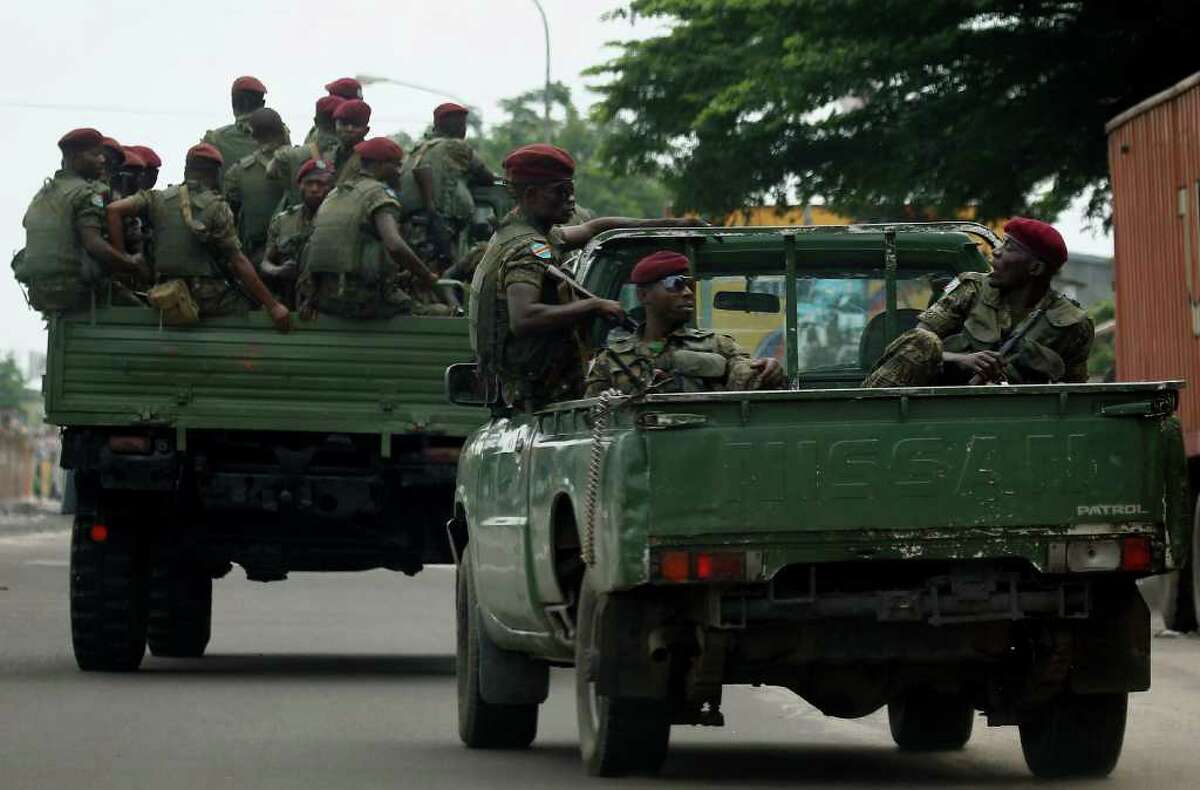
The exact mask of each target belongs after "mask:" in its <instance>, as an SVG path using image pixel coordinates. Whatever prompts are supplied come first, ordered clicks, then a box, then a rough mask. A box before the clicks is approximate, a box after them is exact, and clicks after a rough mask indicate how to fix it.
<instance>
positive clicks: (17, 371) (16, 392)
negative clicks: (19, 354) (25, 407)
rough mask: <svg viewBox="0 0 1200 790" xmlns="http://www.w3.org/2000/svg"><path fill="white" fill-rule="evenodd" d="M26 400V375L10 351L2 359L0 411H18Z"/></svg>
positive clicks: (0, 369)
mask: <svg viewBox="0 0 1200 790" xmlns="http://www.w3.org/2000/svg"><path fill="white" fill-rule="evenodd" d="M24 400H25V375H24V374H23V373H21V367H20V366H19V365H18V364H17V360H16V358H15V357H13V355H12V352H11V351H10V352H9V353H8V355H7V356H5V357H4V359H0V409H17V408H20V407H21V404H22V403H23V402H24Z"/></svg>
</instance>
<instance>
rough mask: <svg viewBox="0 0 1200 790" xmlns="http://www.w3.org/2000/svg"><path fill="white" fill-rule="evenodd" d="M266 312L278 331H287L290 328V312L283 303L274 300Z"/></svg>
mask: <svg viewBox="0 0 1200 790" xmlns="http://www.w3.org/2000/svg"><path fill="white" fill-rule="evenodd" d="M268 313H269V314H270V316H271V323H272V324H274V325H275V328H276V329H278V330H279V331H280V332H287V331H288V330H289V329H291V328H292V313H291V311H290V310H288V309H287V307H285V306H284V305H283V303H282V302H276V303H275V304H273V305H271V307H270V310H268Z"/></svg>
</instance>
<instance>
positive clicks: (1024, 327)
mask: <svg viewBox="0 0 1200 790" xmlns="http://www.w3.org/2000/svg"><path fill="white" fill-rule="evenodd" d="M1049 306H1050V305H1049V300H1048V299H1043V300H1042V303H1041V304H1039V305H1038V306H1037V307H1036V308H1034V311H1033V312H1032V313H1030V314H1029V315H1027V316H1026V317H1025V320H1024V321H1022V322H1021V324H1020V326H1018V327H1017V328H1016V329H1014V330H1013V332H1012V334H1011V335H1009V336H1008V340H1005V341H1004V343H1003V344H1001V346H1000V348H999V350H998V351H997V353H998V354H999V355H1000V359H1001V360H1003V359H1004V358H1005V357H1006V356H1008V355H1009V354H1011V353H1012V351H1013V349H1015V348H1016V347H1017V344H1018V343H1020V342H1021V341H1022V340H1024V339H1025V335H1027V334H1028V333H1029V330H1030V329H1031V328H1033V325H1034V324H1036V323H1037V320H1038V319H1039V318H1041V317H1042V314H1043V313H1045V312H1046V308H1047V307H1049ZM967 383H968V384H972V385H975V384H983V383H984V381H983V377H981V376H980V375H979V374H978V373H976V374H975V375H974V376H972V377H971V380H970V381H969V382H967Z"/></svg>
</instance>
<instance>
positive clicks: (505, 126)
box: [472, 82, 670, 217]
mask: <svg viewBox="0 0 1200 790" xmlns="http://www.w3.org/2000/svg"><path fill="white" fill-rule="evenodd" d="M544 95H545V94H544V92H543V91H542V90H541V89H538V90H532V91H528V92H526V93H522V94H521V95H520V96H515V97H513V98H511V99H504V100H503V101H501V102H500V108H501V110H502V111H503V112H504V114H505V116H506V117H505V118H504V120H502V121H501V122H500V123H497V124H494V125H492V126H491V127H490V128H489V129H488V130H487V131H486V132H485V133H484V134H482V136H478V137H475V138H473V140H472V142H473V144H474V145H475V148H476V150H477V151H479V154H480V156H482V157H483V159H484V161H486V162H487V163H488V164H489V165H491V167H492V169H493V170H495V171H496V172H497V173H498V172H500V163H501V162H503V161H504V157H505V156H507V155H508V152H509V151H511V150H513V149H514V148H517V147H518V146H522V145H527V144H529V143H539V142H545V139H546V133H545V125H544V122H543V119H542V106H543V96H544ZM550 101H551V105H552V106H553V107H554V108H555V110H556V112H555V113H554V114H553V116H552V117H551V134H552V139H553V142H554V144H555V145H558V146H560V147H562V148H565V149H566V150H568V151H570V152H571V155H572V156H573V157H575V161H576V170H575V191H576V194H577V195H578V199H579V204H580V205H581V206H585V207H586V208H589V209H591V210H592V211H594V212H595V213H596V214H597V215H598V216H633V217H657V216H661V215H662V214H663V211H664V209H665V208H666V207H667V204H668V203H669V202H670V200H669V196H668V193H667V191H666V188H665V187H664V186H663V185H662V184H661V182H660V181H659V180H658V179H657V178H654V177H652V176H646V175H640V174H626V175H614V171H613V169H612V168H611V167H610V166H609V165H608V163H606V162H605V161H604V160H603V159H602V158H601V156H600V149H601V148H602V147H603V145H604V143H605V141H606V140H607V138H608V136H609V135H611V134H612V133H613V130H614V129H615V128H616V127H617V126H618V124H616V123H613V122H608V123H597V122H595V121H592V120H589V119H588V118H587V117H586V116H584V115H582V114H580V112H579V110H578V109H577V108H576V107H575V104H574V102H572V101H571V92H570V89H569V88H567V86H566V85H563V84H562V83H558V82H556V83H552V84H551V85H550Z"/></svg>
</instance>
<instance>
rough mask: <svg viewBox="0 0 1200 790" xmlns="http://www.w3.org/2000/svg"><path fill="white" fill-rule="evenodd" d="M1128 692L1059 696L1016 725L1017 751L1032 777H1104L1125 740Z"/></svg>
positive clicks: (1114, 765)
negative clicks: (1021, 754)
mask: <svg viewBox="0 0 1200 790" xmlns="http://www.w3.org/2000/svg"><path fill="white" fill-rule="evenodd" d="M1128 702H1129V695H1128V694H1125V693H1121V694H1089V695H1072V694H1065V695H1063V696H1061V697H1059V698H1058V699H1057V700H1055V701H1054V702H1052V703H1051V704H1050V705H1048V706H1046V708H1044V709H1043V710H1042V711H1041V712H1039V714H1038V715H1037V716H1035V717H1034V718H1032V719H1029V720H1027V721H1024V722H1022V723H1021V725H1020V730H1021V751H1022V752H1023V753H1024V754H1025V764H1026V765H1028V766H1029V770H1030V771H1032V772H1033V774H1034V776H1038V777H1042V778H1044V779H1055V778H1061V777H1071V776H1107V775H1108V774H1109V773H1111V772H1112V769H1113V768H1115V767H1116V765H1117V760H1118V759H1119V758H1120V756H1121V744H1122V742H1123V741H1124V740H1125V716H1126V713H1127V711H1128Z"/></svg>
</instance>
